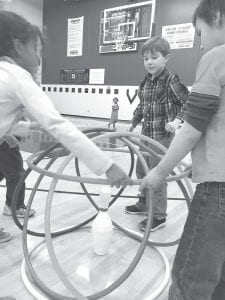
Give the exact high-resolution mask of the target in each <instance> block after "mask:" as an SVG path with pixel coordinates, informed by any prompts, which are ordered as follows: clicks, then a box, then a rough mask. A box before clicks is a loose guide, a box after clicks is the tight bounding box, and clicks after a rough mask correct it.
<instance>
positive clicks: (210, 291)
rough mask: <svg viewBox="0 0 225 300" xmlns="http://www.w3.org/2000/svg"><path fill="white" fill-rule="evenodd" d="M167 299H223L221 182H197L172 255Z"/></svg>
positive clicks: (224, 185) (224, 193) (224, 202)
mask: <svg viewBox="0 0 225 300" xmlns="http://www.w3.org/2000/svg"><path fill="white" fill-rule="evenodd" d="M168 299H169V300H224V299H225V182H206V183H201V184H199V185H197V188H196V191H195V195H194V198H193V200H192V203H191V207H190V211H189V214H188V218H187V221H186V224H185V227H184V231H183V234H182V237H181V240H180V243H179V246H178V249H177V253H176V256H175V260H174V264H173V270H172V284H171V287H170V290H169V298H168Z"/></svg>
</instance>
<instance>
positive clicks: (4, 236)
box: [0, 228, 12, 299]
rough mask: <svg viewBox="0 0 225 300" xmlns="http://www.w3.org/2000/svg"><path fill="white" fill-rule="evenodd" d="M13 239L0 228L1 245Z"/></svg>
mask: <svg viewBox="0 0 225 300" xmlns="http://www.w3.org/2000/svg"><path fill="white" fill-rule="evenodd" d="M11 238H12V236H11V234H10V233H8V232H5V231H4V229H3V228H0V243H5V242H8V241H10V240H11ZM0 299H1V298H0Z"/></svg>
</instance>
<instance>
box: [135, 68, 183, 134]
mask: <svg viewBox="0 0 225 300" xmlns="http://www.w3.org/2000/svg"><path fill="white" fill-rule="evenodd" d="M139 98H140V103H139V104H138V106H137V108H136V109H135V111H134V113H133V118H132V120H131V124H132V125H133V127H136V126H137V124H138V123H140V122H141V121H142V119H144V120H143V125H142V134H144V135H146V136H148V137H150V138H153V139H157V138H158V137H161V136H165V135H168V132H167V131H166V130H165V125H166V124H167V123H168V122H171V121H173V120H174V119H175V118H179V119H181V120H183V116H184V105H185V103H186V101H187V99H188V89H187V87H186V86H185V85H184V84H183V83H182V82H181V80H180V78H179V76H178V75H175V74H174V75H172V74H170V73H169V71H168V70H167V69H166V68H165V69H164V70H163V71H162V72H161V73H160V75H159V76H158V77H157V78H154V79H153V78H152V75H151V74H148V75H147V76H146V77H145V80H144V81H143V83H141V85H140V87H139Z"/></svg>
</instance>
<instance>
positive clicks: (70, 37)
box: [67, 17, 84, 56]
mask: <svg viewBox="0 0 225 300" xmlns="http://www.w3.org/2000/svg"><path fill="white" fill-rule="evenodd" d="M83 27H84V17H79V18H73V19H68V30H67V56H82V51H83Z"/></svg>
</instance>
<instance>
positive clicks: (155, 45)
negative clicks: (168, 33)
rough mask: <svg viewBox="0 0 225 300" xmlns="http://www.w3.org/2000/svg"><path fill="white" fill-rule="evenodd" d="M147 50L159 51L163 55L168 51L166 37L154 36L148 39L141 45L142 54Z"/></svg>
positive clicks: (147, 51)
mask: <svg viewBox="0 0 225 300" xmlns="http://www.w3.org/2000/svg"><path fill="white" fill-rule="evenodd" d="M149 52H150V53H155V52H160V53H161V54H162V55H163V56H164V57H165V56H166V55H168V54H169V53H170V44H169V42H168V41H167V40H166V39H163V38H161V37H159V36H154V37H152V38H150V39H148V40H147V41H146V42H145V43H144V44H143V46H142V56H143V55H144V54H145V53H149Z"/></svg>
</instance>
